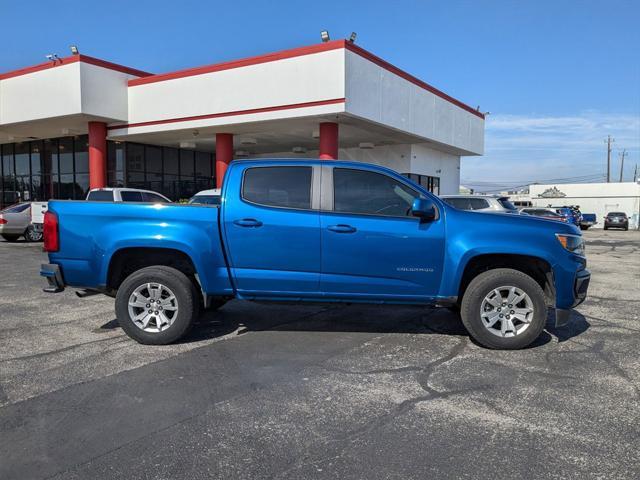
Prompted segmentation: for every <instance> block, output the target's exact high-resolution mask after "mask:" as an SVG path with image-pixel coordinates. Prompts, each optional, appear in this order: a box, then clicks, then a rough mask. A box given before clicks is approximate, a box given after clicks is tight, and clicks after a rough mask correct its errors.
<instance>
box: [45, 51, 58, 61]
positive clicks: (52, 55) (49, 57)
mask: <svg viewBox="0 0 640 480" xmlns="http://www.w3.org/2000/svg"><path fill="white" fill-rule="evenodd" d="M46 57H47V60H50V61H52V62H53V63H56V62H57V61H58V60H60V57H58V55H57V54H55V53H50V54H48V55H47V56H46Z"/></svg>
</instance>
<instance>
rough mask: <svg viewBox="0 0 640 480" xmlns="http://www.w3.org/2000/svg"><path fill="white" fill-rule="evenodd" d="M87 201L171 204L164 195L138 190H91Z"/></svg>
mask: <svg viewBox="0 0 640 480" xmlns="http://www.w3.org/2000/svg"><path fill="white" fill-rule="evenodd" d="M87 200H90V201H92V202H150V203H171V200H169V199H168V198H167V197H165V196H164V195H161V194H159V193H157V192H152V191H151V190H140V189H137V188H94V189H92V190H89V193H88V194H87Z"/></svg>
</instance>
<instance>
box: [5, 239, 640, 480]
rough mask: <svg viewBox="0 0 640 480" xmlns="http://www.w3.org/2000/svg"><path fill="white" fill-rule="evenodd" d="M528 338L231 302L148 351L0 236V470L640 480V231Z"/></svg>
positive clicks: (365, 309)
mask: <svg viewBox="0 0 640 480" xmlns="http://www.w3.org/2000/svg"><path fill="white" fill-rule="evenodd" d="M585 236H586V238H587V254H588V262H589V268H590V270H591V271H592V275H593V276H592V283H591V287H590V292H589V293H590V295H589V297H588V299H587V301H586V302H585V303H584V304H582V305H581V306H579V307H578V308H577V309H576V311H575V312H574V313H573V314H572V318H571V322H570V324H569V325H568V326H567V327H563V328H559V329H555V328H554V327H552V326H551V322H550V323H549V325H548V328H547V329H546V330H545V332H544V333H543V335H542V336H541V337H540V339H539V340H538V341H537V342H536V343H535V344H534V345H532V346H531V347H530V348H528V349H525V350H521V351H514V352H506V351H491V350H487V349H484V348H482V347H480V346H478V345H476V344H475V343H473V342H472V341H471V340H470V339H469V337H468V335H467V334H466V332H465V330H464V328H463V327H462V325H461V322H460V320H459V318H458V317H457V316H456V315H455V314H453V313H452V312H450V311H449V310H446V309H431V308H415V307H381V306H357V305H351V306H330V307H327V306H299V305H292V306H282V305H260V304H251V303H247V302H240V301H232V302H230V303H228V304H227V305H225V306H224V307H223V308H222V309H221V310H220V311H218V312H213V313H207V314H206V315H205V316H204V317H203V318H201V319H200V321H199V323H198V325H197V326H196V328H194V330H193V331H192V333H191V335H190V336H189V337H188V338H187V339H185V340H184V341H183V342H181V343H179V344H177V345H170V346H163V347H156V346H142V345H138V344H137V343H135V342H133V341H132V340H130V339H129V338H128V337H126V336H125V335H124V333H123V332H122V331H121V329H120V328H119V327H118V326H117V322H116V321H115V319H114V313H113V300H112V299H110V298H107V297H104V296H93V297H88V298H85V299H80V298H77V297H76V296H75V295H74V293H73V291H71V290H70V289H67V290H66V291H65V292H63V293H61V294H57V295H49V294H45V293H42V291H41V288H42V286H43V284H44V283H43V280H41V279H40V277H39V276H38V269H39V264H40V262H41V261H42V260H43V259H44V258H45V257H44V254H43V253H42V252H41V245H38V244H27V243H17V244H9V243H6V242H3V241H1V240H0V265H2V270H1V271H0V272H1V273H0V275H1V277H0V479H2V480H8V479H27V478H28V479H38V478H60V479H62V478H64V479H87V478H91V479H101V478H126V479H138V478H145V479H168V478H171V479H176V478H185V479H187V478H188V479H200V478H202V479H204V478H207V479H211V478H224V479H236V478H237V479H248V478H282V479H300V478H319V479H324V478H367V479H377V478H397V479H424V478H508V479H515V478H527V479H528V478H582V479H591V478H629V479H637V478H640V449H639V448H638V447H639V445H640V313H639V312H640V232H637V231H629V232H623V231H607V232H604V231H602V230H590V231H588V232H586V234H585Z"/></svg>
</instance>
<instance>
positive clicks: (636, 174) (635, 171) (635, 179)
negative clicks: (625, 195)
mask: <svg viewBox="0 0 640 480" xmlns="http://www.w3.org/2000/svg"><path fill="white" fill-rule="evenodd" d="M633 181H634V183H635V182H637V181H638V164H637V163H636V168H634V170H633Z"/></svg>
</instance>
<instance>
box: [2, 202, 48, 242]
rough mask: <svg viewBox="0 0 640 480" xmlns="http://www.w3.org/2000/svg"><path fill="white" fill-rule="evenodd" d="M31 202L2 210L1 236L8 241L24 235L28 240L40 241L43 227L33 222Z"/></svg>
mask: <svg viewBox="0 0 640 480" xmlns="http://www.w3.org/2000/svg"><path fill="white" fill-rule="evenodd" d="M31 205H32V204H31V203H30V202H26V203H19V204H17V205H13V206H11V207H9V208H5V209H4V210H2V211H0V236H2V238H4V239H5V240H6V241H7V242H15V241H17V240H18V238H20V237H24V238H25V240H26V241H27V242H40V241H41V240H42V229H40V228H37V227H36V226H35V225H33V223H32V222H31Z"/></svg>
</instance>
